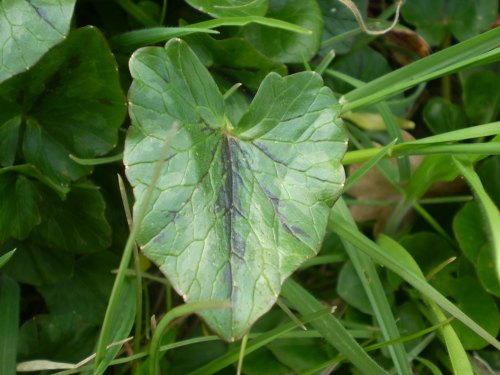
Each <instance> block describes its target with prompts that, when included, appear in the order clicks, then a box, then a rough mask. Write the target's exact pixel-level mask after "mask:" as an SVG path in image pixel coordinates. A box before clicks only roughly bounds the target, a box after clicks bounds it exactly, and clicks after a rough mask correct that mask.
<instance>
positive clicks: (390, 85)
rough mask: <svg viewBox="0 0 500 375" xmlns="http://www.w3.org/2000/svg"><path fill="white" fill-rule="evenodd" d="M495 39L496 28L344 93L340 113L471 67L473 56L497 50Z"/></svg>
mask: <svg viewBox="0 0 500 375" xmlns="http://www.w3.org/2000/svg"><path fill="white" fill-rule="evenodd" d="M499 37H500V28H496V29H493V30H490V31H488V32H485V33H483V34H481V35H478V36H475V37H473V38H470V39H468V40H466V41H464V42H461V43H458V44H456V45H454V46H452V47H449V48H446V49H444V50H442V51H439V52H436V53H434V54H432V55H430V56H428V57H425V58H423V59H421V60H418V61H415V62H414V63H412V64H409V65H406V66H404V67H402V68H400V69H398V70H395V71H393V72H391V73H388V74H386V75H383V76H381V77H379V78H377V79H375V80H373V81H371V82H370V83H367V84H366V85H364V86H362V87H359V88H357V89H354V90H352V91H351V92H349V93H347V94H346V95H345V96H344V97H343V101H344V102H345V105H344V107H343V111H344V112H347V111H350V110H352V109H354V108H358V107H362V106H365V105H368V104H371V103H374V102H377V101H380V100H382V99H383V98H385V97H388V96H392V95H394V94H397V93H399V92H402V91H404V90H407V89H409V88H411V87H413V86H415V85H418V84H419V83H422V82H425V81H428V80H430V79H434V78H438V77H440V76H442V75H445V74H449V73H450V72H453V71H456V70H458V69H460V68H461V67H466V66H468V65H470V64H471V63H472V61H471V59H478V57H477V56H479V55H481V54H485V53H487V52H488V51H490V50H492V49H494V48H495V47H497V45H498V39H499ZM498 52H500V50H499V51H498ZM497 57H498V56H496V57H495V58H497ZM484 58H485V59H486V58H487V59H491V56H490V55H486V56H485V57H484Z"/></svg>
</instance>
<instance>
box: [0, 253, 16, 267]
mask: <svg viewBox="0 0 500 375" xmlns="http://www.w3.org/2000/svg"><path fill="white" fill-rule="evenodd" d="M15 253H16V249H14V250H11V251H9V252H7V253H5V254H4V255H2V256H0V268H2V267H3V266H4V265H5V264H6V263H7V262H8V261H9V260H10V258H12V256H13V255H14V254H15Z"/></svg>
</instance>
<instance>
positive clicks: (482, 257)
mask: <svg viewBox="0 0 500 375" xmlns="http://www.w3.org/2000/svg"><path fill="white" fill-rule="evenodd" d="M476 271H477V277H478V279H479V281H480V282H481V285H482V286H483V288H484V289H485V290H486V291H487V292H488V293H491V294H493V295H495V296H497V297H500V281H499V280H498V277H497V273H496V270H495V257H494V253H493V251H492V250H491V247H490V246H489V245H488V244H485V245H484V246H483V247H482V248H481V250H480V251H479V256H478V257H477V263H476Z"/></svg>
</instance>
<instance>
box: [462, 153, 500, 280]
mask: <svg viewBox="0 0 500 375" xmlns="http://www.w3.org/2000/svg"><path fill="white" fill-rule="evenodd" d="M453 161H454V162H455V165H456V166H457V168H458V169H459V170H460V173H461V174H462V175H463V176H464V177H465V179H466V180H467V182H468V183H469V185H470V186H471V188H472V191H473V192H474V195H475V196H476V197H477V199H478V201H479V203H480V207H481V208H482V210H481V212H482V214H483V218H484V222H485V224H486V225H485V227H486V229H487V232H488V238H489V241H490V243H491V249H492V250H493V254H494V259H495V271H496V277H497V279H498V280H499V281H500V212H499V210H498V208H497V206H496V205H495V202H493V200H492V199H491V197H490V196H489V195H488V193H487V192H486V190H485V189H484V186H483V184H482V182H481V179H480V178H479V176H478V174H477V173H476V171H475V170H474V167H473V166H472V164H470V163H464V162H461V161H459V160H458V159H456V158H453Z"/></svg>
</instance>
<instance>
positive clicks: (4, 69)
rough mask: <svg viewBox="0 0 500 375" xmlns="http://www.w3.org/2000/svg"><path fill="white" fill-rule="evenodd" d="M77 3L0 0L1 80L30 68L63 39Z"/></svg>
mask: <svg viewBox="0 0 500 375" xmlns="http://www.w3.org/2000/svg"><path fill="white" fill-rule="evenodd" d="M75 2H76V0H54V1H47V0H30V1H24V0H3V1H0V46H2V48H1V49H0V82H2V81H5V80H6V79H8V78H10V77H12V76H14V75H16V74H18V73H21V72H24V71H25V70H27V69H29V68H30V67H32V66H33V65H34V64H35V63H36V62H37V61H38V60H39V59H40V58H41V57H42V56H43V55H44V54H45V53H46V52H47V51H48V50H49V49H50V48H52V47H53V46H55V45H56V44H58V43H60V42H62V41H63V40H64V38H65V37H66V35H67V34H68V32H69V27H70V23H71V17H72V16H73V8H74V7H75Z"/></svg>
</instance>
